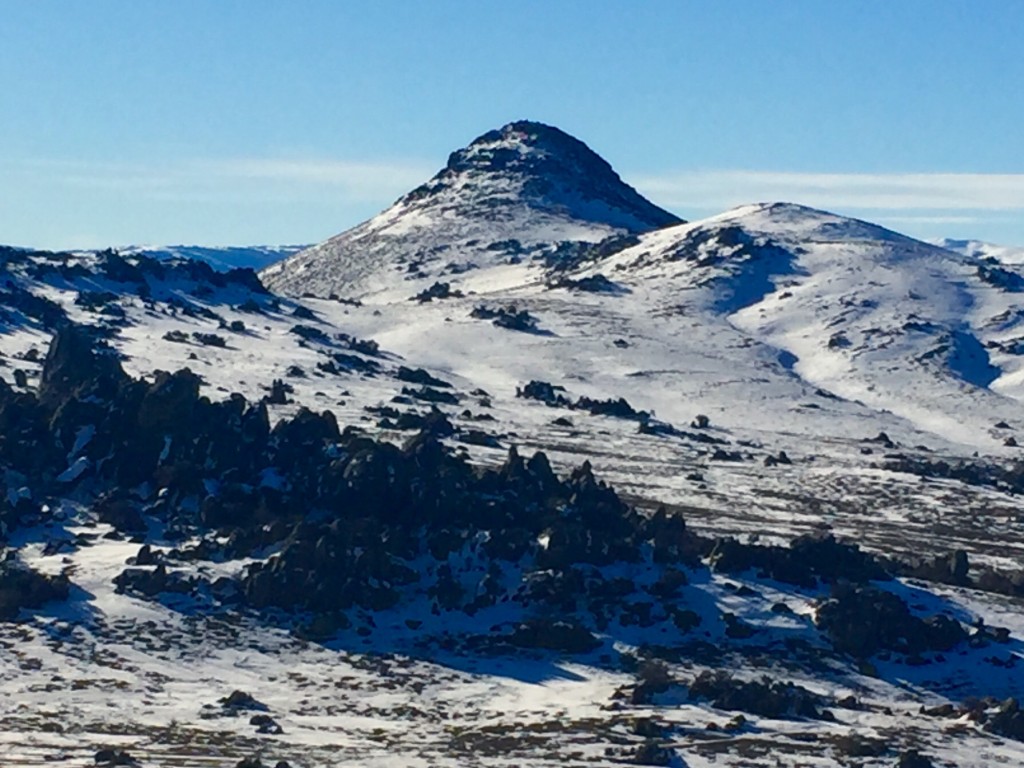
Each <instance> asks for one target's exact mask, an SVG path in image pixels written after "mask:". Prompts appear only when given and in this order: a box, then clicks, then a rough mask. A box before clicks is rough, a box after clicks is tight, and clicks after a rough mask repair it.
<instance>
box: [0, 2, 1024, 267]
mask: <svg viewBox="0 0 1024 768" xmlns="http://www.w3.org/2000/svg"><path fill="white" fill-rule="evenodd" d="M0 14H2V16H0V99H2V100H0V242H4V243H16V244H21V245H32V246H37V247H52V248H64V247H91V246H104V245H119V244H128V243H181V242H186V243H202V244H211V245H212V244H254V243H301V242H313V241H317V240H320V239H323V238H325V237H327V236H329V235H332V234H335V233H337V232H339V231H341V230H343V229H346V228H347V227H349V226H351V225H353V224H355V223H358V222H359V221H360V220H362V219H364V218H366V217H368V216H370V215H372V214H373V213H375V212H377V211H378V210H379V209H380V208H382V207H384V206H385V205H387V204H389V203H390V202H392V201H393V200H394V199H395V198H397V197H398V196H399V195H401V194H402V193H403V192H405V191H407V190H408V189H410V188H411V187H413V186H415V185H416V184H417V183H419V182H421V181H422V180H424V179H425V178H427V177H428V176H430V175H431V174H432V173H434V172H435V171H436V170H437V169H438V168H440V167H441V166H442V165H443V164H444V162H445V160H446V158H447V156H448V153H449V152H450V151H452V150H453V149H455V148H457V147H460V146H463V145H465V144H466V143H468V142H469V141H470V140H472V139H473V138H474V137H475V136H477V135H479V134H481V133H483V132H485V131H487V130H489V129H491V128H495V127H498V126H500V125H502V124H504V123H507V122H509V121H511V120H515V119H520V118H529V119H535V120H541V121H543V122H547V123H551V124H554V125H557V126H559V127H561V128H563V129H564V130H567V131H568V132H570V133H572V134H574V135H576V136H577V137H579V138H581V139H582V140H584V141H585V142H587V143H588V144H589V145H590V146H591V147H592V148H593V149H595V150H596V151H597V152H599V153H600V154H601V155H603V156H604V157H605V158H606V159H607V160H608V161H609V162H611V163H612V165H613V166H614V167H615V168H616V169H617V170H618V171H619V173H620V174H621V175H622V176H623V178H625V179H626V180H627V181H629V182H630V183H632V184H633V185H634V186H636V187H637V188H638V189H640V191H641V192H643V193H645V194H647V195H648V196H649V197H650V198H651V199H653V200H654V201H655V202H657V203H659V204H661V205H663V206H665V207H667V208H670V209H671V210H673V211H675V212H676V213H678V214H680V215H682V216H684V217H685V218H696V217H699V216H703V215H707V214H710V213H714V212H717V211H719V210H722V209H724V208H727V207H730V206H732V205H736V204H740V203H744V202H750V201H755V200H769V199H787V200H793V201H797V202H802V203H806V204H810V205H816V206H818V207H824V208H828V209H831V210H835V211H839V212H842V213H848V214H852V215H857V216H861V217H864V218H870V219H872V220H875V221H879V222H880V223H884V224H886V225H887V226H890V227H892V228H894V229H898V230H901V231H905V232H907V233H909V234H913V235H916V236H920V237H935V236H941V235H949V236H956V237H976V238H980V239H987V240H991V241H996V242H1003V243H1007V244H1024V216H1022V214H1024V146H1022V145H1024V139H1022V135H1024V132H1022V127H1024V89H1022V84H1024V56H1022V55H1021V32H1022V30H1024V2H1020V1H1019V0H987V1H986V2H985V3H976V2H973V3H972V2H966V1H964V2H961V1H959V0H928V1H927V2H919V1H918V0H898V1H891V0H884V1H883V0H864V1H863V2H856V3H854V2H848V3H838V2H812V1H811V0H805V1H804V2H789V1H787V0H775V1H774V2H764V1H763V0H760V1H757V2H754V1H746V0H730V2H727V3H726V2H723V3H719V2H711V1H710V0H707V1H706V2H684V1H683V0H672V1H666V2H661V1H660V0H629V1H626V0H623V1H622V2H611V1H604V2H602V0H545V1H543V2H540V1H537V2H534V1H533V0H517V1H516V2H502V3H499V2H491V0H475V1H469V0H466V1H461V0H460V1H456V0H429V2H422V1H415V2H414V1H413V0H403V1H398V0H396V1H395V2H388V1H387V0H373V1H367V2H359V1H358V0H348V1H347V2H335V1H333V0H294V1H293V2H287V3H285V2H270V1H269V0H267V1H264V0H244V1H243V0H217V1H216V2H212V1H210V0H175V1H174V2H166V1H164V0H91V1H90V2H89V3H84V2H74V0H63V1H61V2H58V1H57V0H30V1H29V0H0Z"/></svg>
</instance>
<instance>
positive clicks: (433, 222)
mask: <svg viewBox="0 0 1024 768" xmlns="http://www.w3.org/2000/svg"><path fill="white" fill-rule="evenodd" d="M678 222H679V219H678V218H677V217H676V216H674V215H672V214H671V213H668V212H667V211H664V210H662V209H661V208H658V207H657V206H655V205H654V204H653V203H651V202H649V201H647V200H645V199H644V198H643V197H641V196H640V195H639V194H638V193H637V192H636V190H634V189H633V188H632V187H630V186H629V185H627V184H626V183H624V182H623V181H622V180H621V179H620V178H619V176H618V175H617V174H616V173H615V171H613V170H612V168H611V166H610V165H608V163H607V162H605V161H604V160H603V159H602V158H600V157H599V156H598V155H596V154H595V153H594V152H593V151H591V150H590V149H589V148H588V147H587V146H586V145H585V144H583V142H581V141H579V140H578V139H575V138H573V137H572V136H569V135H568V134H566V133H563V132H562V131H560V130H558V129H557V128H553V127H551V126H548V125H543V124H542V123H536V122H530V121H520V122H515V123H510V124H508V125H506V126H505V127H503V128H502V129H500V130H495V131H490V132H488V133H485V134H484V135H483V136H480V137H479V138H477V139H476V140H475V141H473V142H472V143H471V144H470V145H469V146H468V147H466V148H464V149H461V150H458V151H457V152H453V153H452V155H451V156H450V157H449V159H448V164H447V165H446V166H445V167H444V168H443V169H442V170H441V171H440V172H439V173H438V174H437V175H436V176H434V177H433V178H432V179H430V180H429V181H428V182H426V183H425V184H423V185H422V186H420V187H417V188H416V189H414V190H413V191H411V192H410V193H408V194H407V195H405V196H403V197H402V198H401V199H399V200H398V201H397V202H396V203H395V204H394V205H393V206H391V207H390V208H388V209H387V210H385V211H383V212H381V213H380V214H379V215H377V216H375V217H374V218H372V219H370V220H369V221H367V222H365V223H363V224H360V225H359V226H357V227H355V228H353V229H350V230H348V231H347V232H343V233H342V234H340V235H338V236H336V237H333V238H331V239H330V240H327V241H326V242H324V243H321V244H319V245H316V246H314V247H312V248H309V249H307V250H305V251H302V252H301V253H299V254H297V255H295V256H293V257H291V258H289V259H286V260H285V261H283V262H282V263H280V264H277V265H274V266H272V267H269V268H268V269H266V270H264V271H263V273H262V279H263V280H264V282H265V283H266V284H267V286H268V287H270V288H271V289H273V290H275V291H277V292H279V293H285V294H293V295H298V294H299V293H312V294H315V295H318V296H323V297H326V296H328V295H329V294H331V293H335V294H339V295H344V296H348V297H353V298H354V297H359V296H364V295H366V294H370V293H374V292H377V291H387V290H388V289H390V288H392V287H393V286H394V285H395V284H396V283H399V282H402V281H404V282H405V284H407V285H411V286H420V287H423V286H424V285H429V284H430V282H433V281H436V280H444V279H446V278H447V277H449V276H451V275H457V274H460V273H463V272H465V271H467V270H473V269H481V268H487V267H493V266H496V265H500V264H509V263H516V262H519V261H521V260H524V259H526V260H531V259H536V258H541V257H544V256H549V257H552V256H554V257H555V258H557V253H556V251H557V250H558V248H559V247H561V248H562V249H563V250H565V249H569V248H570V247H571V245H572V244H577V243H594V242H597V241H600V240H603V239H605V238H608V237H611V236H614V235H624V234H635V233H638V232H646V231H648V230H651V229H655V228H657V227H662V226H666V225H668V224H676V223H678Z"/></svg>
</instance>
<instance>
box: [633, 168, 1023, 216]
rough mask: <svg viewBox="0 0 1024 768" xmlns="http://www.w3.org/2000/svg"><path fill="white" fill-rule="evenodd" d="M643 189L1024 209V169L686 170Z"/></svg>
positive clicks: (838, 203)
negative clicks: (1018, 171)
mask: <svg viewBox="0 0 1024 768" xmlns="http://www.w3.org/2000/svg"><path fill="white" fill-rule="evenodd" d="M630 181H631V183H632V184H633V185H634V186H635V187H636V188H637V189H638V190H640V192H642V193H643V194H645V195H647V196H648V197H650V198H652V199H653V200H655V201H656V202H658V203H659V204H661V205H664V206H669V207H679V208H686V207H695V208H701V209H723V208H730V207H732V206H735V205H741V204H743V203H750V202H758V201H775V200H785V201H791V202H799V203H805V204H807V205H814V206H818V207H822V208H862V209H888V210H916V211H927V210H936V211H959V210H974V211H979V210H987V211H1012V210H1019V209H1024V174H1014V173H1006V174H988V173H893V174H882V173H792V172H773V171H750V170H700V171H682V172H678V173H670V174H664V175H648V176H641V177H634V178H632V179H631V180H630Z"/></svg>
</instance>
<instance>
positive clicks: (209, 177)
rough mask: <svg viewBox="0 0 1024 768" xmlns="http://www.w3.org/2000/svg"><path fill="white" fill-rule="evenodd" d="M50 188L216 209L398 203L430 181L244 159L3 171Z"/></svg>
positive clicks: (416, 170) (351, 167) (401, 167)
mask: <svg viewBox="0 0 1024 768" xmlns="http://www.w3.org/2000/svg"><path fill="white" fill-rule="evenodd" d="M0 167H4V168H6V170H7V171H8V172H20V173H21V174H22V175H24V176H27V177H29V178H31V179H33V180H34V181H36V182H38V183H40V184H43V185H49V184H58V185H62V186H68V187H78V188H87V189H97V190H112V191H116V190H124V191H131V192H134V193H138V194H142V195H145V196H149V197H152V198H155V199H162V200H167V199H175V200H189V199H192V200H196V201H210V200H213V199H226V200H231V199H237V198H238V197H239V196H240V195H241V196H245V197H260V198H268V197H269V198H272V199H278V200H281V199H287V198H294V197H297V196H299V197H301V196H303V195H304V194H309V195H316V196H322V195H325V194H328V195H337V196H340V197H342V198H344V199H345V200H348V201H390V200H391V199H394V198H395V197H397V196H399V195H401V194H403V193H405V192H407V191H408V190H409V189H411V188H413V187H415V186H416V185H418V184H420V183H422V182H423V181H425V180H426V179H427V178H429V177H430V176H431V175H432V174H433V171H434V169H432V168H431V167H430V166H429V165H427V164H426V163H422V162H413V161H406V162H403V161H394V162H387V161H382V162H349V161H344V160H330V159H318V158H302V159H296V158H281V157H264V158H260V157H240V158H228V159H223V160H203V159H197V160H190V161H186V162H181V163H173V164H172V163H153V164H141V163H136V164H132V163H119V162H111V163H100V162H86V161H77V160H60V159H29V160H15V161H9V162H6V163H0Z"/></svg>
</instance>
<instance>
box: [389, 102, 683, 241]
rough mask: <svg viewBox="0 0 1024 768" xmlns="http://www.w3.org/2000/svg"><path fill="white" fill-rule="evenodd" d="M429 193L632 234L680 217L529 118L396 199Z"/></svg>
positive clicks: (478, 143)
mask: <svg viewBox="0 0 1024 768" xmlns="http://www.w3.org/2000/svg"><path fill="white" fill-rule="evenodd" d="M433 197H440V198H441V200H442V203H443V205H445V206H446V207H450V206H451V204H452V203H455V204H457V205H459V206H460V207H465V206H466V205H467V204H469V205H477V204H479V205H482V206H484V207H485V208H487V209H488V210H489V211H493V209H494V208H495V206H500V205H501V204H503V203H505V204H513V205H522V204H525V205H527V206H529V207H531V208H533V209H540V210H553V211H557V212H559V213H564V214H567V215H569V216H570V217H572V218H574V219H578V220H585V221H599V222H601V223H606V224H611V225H612V226H615V227H617V228H621V229H624V230H627V231H629V232H633V233H637V232H643V231H646V230H649V229H656V228H658V227H663V226H667V225H670V224H678V223H680V219H679V218H678V217H676V216H674V215H672V214H671V213H669V212H668V211H665V210H662V209H661V208H658V207H657V206H655V205H654V204H652V203H651V202H649V201H648V200H646V199H644V198H643V197H642V196H641V195H640V194H639V193H638V192H637V191H636V190H635V189H633V188H632V187H631V186H629V185H628V184H626V183H625V182H624V181H623V180H622V179H621V178H620V177H619V175H618V174H617V173H616V172H615V171H614V170H613V169H612V167H611V165H610V164H609V163H608V162H607V161H606V160H605V159H604V158H602V157H601V156H600V155H598V154H597V153H596V152H594V151H593V150H592V149H591V148H590V147H588V146H587V145H586V144H584V143H583V142H582V141H580V140H579V139H577V138H575V137H574V136H571V135H569V134H568V133H566V132H565V131H562V130H561V129H559V128H556V127H554V126H551V125H546V124H544V123H540V122H535V121H532V120H517V121H515V122H512V123H508V124H507V125H505V126H503V127H502V128H499V129H496V130H492V131H488V132H487V133H485V134H483V135H481V136H478V137H477V138H476V139H474V140H473V141H471V142H470V143H469V145H468V146H466V147H464V148H462V149H459V150H456V151H455V152H452V153H451V155H449V157H448V162H447V164H446V165H445V167H444V168H443V169H441V171H439V172H438V173H437V175H435V176H434V177H433V178H432V179H431V180H430V181H428V182H427V183H426V184H423V185H422V186H420V187H418V188H417V189H415V190H413V191H412V192H410V193H409V194H408V195H406V196H405V197H403V198H402V200H401V201H400V202H404V203H406V204H412V203H420V204H421V205H422V204H424V203H427V204H429V200H430V199H431V198H433ZM595 206H596V207H595ZM601 208H603V209H604V210H600V209H601Z"/></svg>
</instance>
